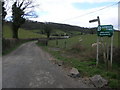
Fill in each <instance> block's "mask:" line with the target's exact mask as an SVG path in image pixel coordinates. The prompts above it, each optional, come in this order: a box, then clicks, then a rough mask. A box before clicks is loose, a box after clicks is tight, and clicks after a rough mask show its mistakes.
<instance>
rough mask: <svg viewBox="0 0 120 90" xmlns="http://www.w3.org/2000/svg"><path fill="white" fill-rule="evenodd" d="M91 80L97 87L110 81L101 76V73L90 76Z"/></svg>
mask: <svg viewBox="0 0 120 90" xmlns="http://www.w3.org/2000/svg"><path fill="white" fill-rule="evenodd" d="M90 80H91V82H92V83H93V84H94V86H95V87H97V88H102V87H104V86H106V85H107V84H108V81H107V80H106V79H104V78H103V77H101V76H100V75H95V76H93V77H90Z"/></svg>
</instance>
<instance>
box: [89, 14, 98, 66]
mask: <svg viewBox="0 0 120 90" xmlns="http://www.w3.org/2000/svg"><path fill="white" fill-rule="evenodd" d="M93 22H98V26H100V18H99V16H98V17H97V19H93V20H90V21H89V23H93ZM98 43H99V37H97V56H96V66H98V62H99V44H98Z"/></svg>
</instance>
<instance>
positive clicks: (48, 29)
mask: <svg viewBox="0 0 120 90" xmlns="http://www.w3.org/2000/svg"><path fill="white" fill-rule="evenodd" d="M44 32H45V33H46V34H47V38H48V39H49V38H50V35H51V32H52V27H51V26H50V23H46V24H45V27H44Z"/></svg>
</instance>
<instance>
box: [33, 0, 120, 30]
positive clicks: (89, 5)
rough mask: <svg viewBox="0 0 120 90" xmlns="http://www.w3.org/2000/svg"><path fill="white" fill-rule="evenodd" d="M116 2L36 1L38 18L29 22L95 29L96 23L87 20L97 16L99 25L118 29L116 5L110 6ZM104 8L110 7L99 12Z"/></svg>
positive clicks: (89, 0)
mask: <svg viewBox="0 0 120 90" xmlns="http://www.w3.org/2000/svg"><path fill="white" fill-rule="evenodd" d="M117 2H119V0H36V1H35V3H37V4H39V6H37V7H36V8H35V11H36V13H37V15H38V17H37V18H31V20H34V21H40V22H55V23H63V24H70V25H76V26H81V27H97V26H98V23H97V22H94V23H89V20H91V19H96V18H97V16H99V17H100V21H101V25H110V24H111V25H113V26H114V28H115V29H118V5H114V6H110V5H113V4H115V3H117ZM106 6H110V7H108V8H106V9H103V10H100V9H102V8H104V7H106ZM94 11H96V12H94ZM90 12H92V13H90ZM93 12H94V13H93ZM88 13H90V14H88Z"/></svg>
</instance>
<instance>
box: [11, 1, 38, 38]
mask: <svg viewBox="0 0 120 90" xmlns="http://www.w3.org/2000/svg"><path fill="white" fill-rule="evenodd" d="M33 7H35V5H32V0H22V1H21V2H20V0H16V1H15V2H14V3H13V5H12V30H13V38H16V39H18V30H19V28H20V26H21V25H22V24H23V23H24V22H25V20H26V19H25V17H27V16H29V17H37V16H36V14H35V12H34V11H29V12H27V11H26V9H28V8H29V9H30V8H31V9H32V8H33Z"/></svg>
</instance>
